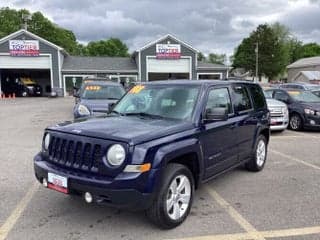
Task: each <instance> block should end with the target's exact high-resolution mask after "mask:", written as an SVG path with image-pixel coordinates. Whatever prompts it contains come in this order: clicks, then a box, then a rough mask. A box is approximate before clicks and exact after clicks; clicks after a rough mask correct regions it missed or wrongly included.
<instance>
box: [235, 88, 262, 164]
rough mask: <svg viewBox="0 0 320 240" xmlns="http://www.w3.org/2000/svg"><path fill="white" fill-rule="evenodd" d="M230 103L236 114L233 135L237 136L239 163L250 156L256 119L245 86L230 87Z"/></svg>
mask: <svg viewBox="0 0 320 240" xmlns="http://www.w3.org/2000/svg"><path fill="white" fill-rule="evenodd" d="M232 101H233V105H234V110H235V114H236V117H235V119H236V121H237V122H238V125H237V128H236V131H235V133H236V134H237V145H238V151H239V153H238V157H239V158H238V161H239V162H240V161H243V160H244V159H247V158H249V157H250V156H251V153H252V146H253V144H254V142H253V141H254V139H255V131H256V126H257V122H258V118H257V116H256V115H255V111H254V107H253V103H252V101H251V98H250V95H249V91H248V89H247V87H246V86H245V84H238V83H237V84H233V85H232Z"/></svg>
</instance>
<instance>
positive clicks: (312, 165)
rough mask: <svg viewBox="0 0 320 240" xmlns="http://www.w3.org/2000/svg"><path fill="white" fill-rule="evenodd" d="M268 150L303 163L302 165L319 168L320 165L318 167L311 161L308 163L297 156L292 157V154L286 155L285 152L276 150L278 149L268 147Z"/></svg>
mask: <svg viewBox="0 0 320 240" xmlns="http://www.w3.org/2000/svg"><path fill="white" fill-rule="evenodd" d="M269 151H270V152H272V153H275V154H278V155H280V156H282V157H285V158H287V159H289V160H292V161H295V162H298V163H301V164H303V165H305V166H308V167H311V168H313V169H317V170H320V167H319V166H317V165H314V164H312V163H308V162H306V161H303V160H300V159H298V158H295V157H293V156H290V155H287V154H285V153H282V152H278V151H276V150H273V149H270V150H269Z"/></svg>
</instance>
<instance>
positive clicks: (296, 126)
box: [289, 113, 302, 131]
mask: <svg viewBox="0 0 320 240" xmlns="http://www.w3.org/2000/svg"><path fill="white" fill-rule="evenodd" d="M289 128H290V129H291V130H294V131H299V130H301V129H302V119H301V117H300V116H299V115H298V114H296V113H294V114H292V116H291V117H290V120H289Z"/></svg>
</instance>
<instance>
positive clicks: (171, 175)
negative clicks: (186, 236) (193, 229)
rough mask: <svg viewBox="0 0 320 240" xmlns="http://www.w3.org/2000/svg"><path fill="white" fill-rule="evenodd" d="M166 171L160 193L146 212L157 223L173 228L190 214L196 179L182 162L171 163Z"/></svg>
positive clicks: (161, 226)
mask: <svg viewBox="0 0 320 240" xmlns="http://www.w3.org/2000/svg"><path fill="white" fill-rule="evenodd" d="M164 171H165V172H164V174H163V177H162V179H161V182H160V184H161V185H160V189H159V191H158V194H157V196H156V197H155V200H154V202H153V203H152V205H151V207H150V208H149V209H147V211H146V214H147V216H148V218H149V219H150V220H151V221H152V222H153V223H154V224H155V225H157V226H159V227H160V228H163V229H171V228H175V227H177V226H178V225H180V224H181V223H183V222H184V220H185V219H186V218H187V216H188V215H189V212H190V208H191V205H192V200H193V193H194V179H193V176H192V173H191V172H190V170H189V169H188V168H187V167H186V166H184V165H181V164H177V163H172V164H169V165H168V166H167V167H166V169H165V170H164Z"/></svg>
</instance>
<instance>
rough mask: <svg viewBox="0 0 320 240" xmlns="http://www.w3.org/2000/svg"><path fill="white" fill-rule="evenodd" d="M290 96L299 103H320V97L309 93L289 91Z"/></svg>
mask: <svg viewBox="0 0 320 240" xmlns="http://www.w3.org/2000/svg"><path fill="white" fill-rule="evenodd" d="M288 93H289V95H290V96H291V97H292V98H293V99H295V100H297V101H299V102H320V97H318V96H316V95H315V94H313V93H311V92H307V91H288Z"/></svg>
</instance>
